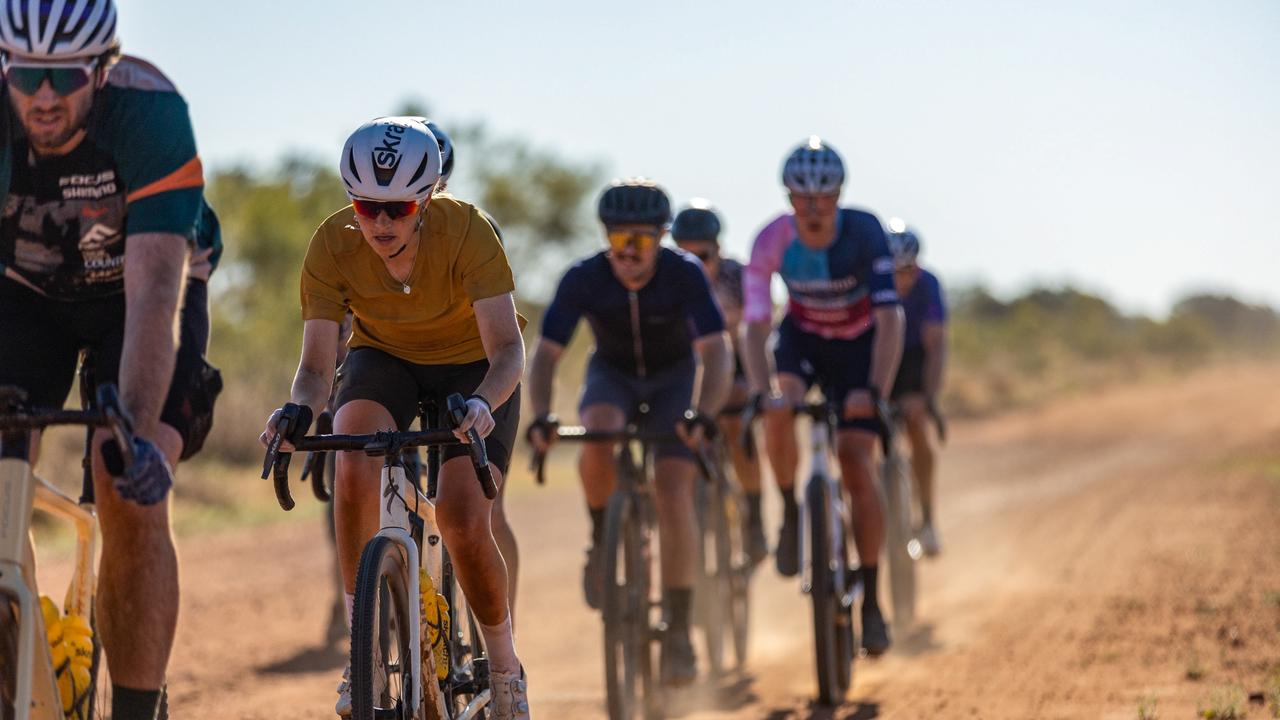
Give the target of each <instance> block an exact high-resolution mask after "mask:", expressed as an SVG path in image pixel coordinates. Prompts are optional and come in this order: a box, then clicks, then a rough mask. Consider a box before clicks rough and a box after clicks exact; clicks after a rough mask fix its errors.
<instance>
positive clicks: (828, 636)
mask: <svg viewBox="0 0 1280 720" xmlns="http://www.w3.org/2000/svg"><path fill="white" fill-rule="evenodd" d="M805 506H806V507H805V510H806V512H808V514H809V530H810V535H809V540H810V543H809V546H810V548H811V553H812V562H813V568H812V584H811V587H810V590H809V593H810V595H811V598H812V600H813V647H814V669H815V671H816V672H817V675H818V702H819V703H821V704H823V705H833V706H834V705H839V704H840V703H841V702H843V701H844V696H845V693H846V691H848V689H849V683H850V680H851V676H852V671H853V654H854V637H853V614H852V612H851V609H850V606H849V605H847V604H845V603H844V602H843V598H844V597H845V596H846V595H848V594H849V593H848V592H847V590H846V589H845V588H839V587H836V572H837V567H838V563H843V564H844V567H845V568H848V544H847V542H846V541H845V531H844V526H843V523H840V522H837V523H836V527H831V525H832V516H833V513H832V512H831V506H830V500H829V499H828V497H827V493H826V481H825V480H824V479H823V478H820V477H814V478H812V479H810V481H809V485H808V487H807V488H806V489H805ZM833 537H834V538H837V539H838V541H839V542H837V543H833V542H832V538H833ZM833 545H835V546H836V547H838V548H839V550H838V551H836V552H833ZM842 574H847V573H842Z"/></svg>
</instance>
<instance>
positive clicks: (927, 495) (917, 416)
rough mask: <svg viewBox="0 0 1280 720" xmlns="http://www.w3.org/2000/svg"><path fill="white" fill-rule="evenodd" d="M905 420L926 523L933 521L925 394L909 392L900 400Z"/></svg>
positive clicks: (931, 456)
mask: <svg viewBox="0 0 1280 720" xmlns="http://www.w3.org/2000/svg"><path fill="white" fill-rule="evenodd" d="M898 404H899V406H900V407H901V408H902V414H903V417H904V419H905V420H906V425H907V437H909V438H911V471H912V473H913V474H914V475H915V476H916V487H917V488H918V489H919V492H920V507H921V510H922V512H923V514H924V521H925V524H932V523H933V472H934V457H935V456H934V449H933V435H932V434H931V433H930V432H929V410H928V407H927V406H926V405H925V401H924V396H923V395H918V394H912V395H908V396H906V397H904V398H902V400H900V401H899V403H898Z"/></svg>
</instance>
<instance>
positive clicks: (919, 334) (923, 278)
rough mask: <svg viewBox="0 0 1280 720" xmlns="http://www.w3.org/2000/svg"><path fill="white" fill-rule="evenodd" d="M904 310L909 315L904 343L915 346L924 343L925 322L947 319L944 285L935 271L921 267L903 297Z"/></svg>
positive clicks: (937, 321) (941, 321)
mask: <svg viewBox="0 0 1280 720" xmlns="http://www.w3.org/2000/svg"><path fill="white" fill-rule="evenodd" d="M902 310H903V312H905V313H906V316H907V327H906V332H905V334H904V337H903V345H904V346H905V347H909V348H913V347H919V346H920V345H922V344H923V343H924V325H925V323H943V322H946V321H947V305H946V302H944V301H943V299H942V285H941V283H939V282H938V278H937V277H936V276H934V274H933V273H931V272H929V271H928V270H925V269H924V268H920V269H919V272H918V274H917V275H916V284H915V285H913V286H912V287H911V292H909V293H907V294H906V295H905V296H904V297H903V298H902Z"/></svg>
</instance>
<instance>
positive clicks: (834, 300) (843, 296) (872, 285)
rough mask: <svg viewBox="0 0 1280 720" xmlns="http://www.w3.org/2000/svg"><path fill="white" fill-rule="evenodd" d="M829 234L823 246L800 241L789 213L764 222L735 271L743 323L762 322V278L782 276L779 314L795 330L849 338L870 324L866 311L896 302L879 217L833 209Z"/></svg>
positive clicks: (765, 292)
mask: <svg viewBox="0 0 1280 720" xmlns="http://www.w3.org/2000/svg"><path fill="white" fill-rule="evenodd" d="M835 234H836V238H835V241H834V242H832V243H831V244H830V245H828V246H827V247H825V248H822V249H813V248H810V247H807V246H805V245H804V244H802V243H801V242H800V239H799V237H798V236H797V234H796V225H795V215H793V214H792V213H786V214H784V215H781V216H779V217H778V218H777V219H775V220H774V221H773V222H771V223H769V224H768V225H766V226H765V228H764V229H763V230H761V231H760V234H759V235H758V236H757V237H756V241H755V244H754V245H753V247H752V249H751V262H750V264H748V265H747V269H746V273H745V275H744V277H743V286H744V287H743V293H744V295H745V298H744V308H743V319H744V321H745V322H748V323H751V322H768V321H769V320H771V319H772V315H773V299H772V297H771V296H770V294H769V284H770V282H771V281H772V278H773V274H774V273H777V274H778V275H780V276H781V277H782V280H783V282H784V283H786V286H787V294H788V296H789V301H788V304H787V317H788V318H789V319H790V320H791V322H792V323H794V324H795V326H796V327H797V329H799V330H801V331H802V332H805V333H809V334H812V335H817V336H820V337H823V338H827V339H838V340H852V339H854V338H857V337H859V336H861V335H862V334H863V333H865V332H867V331H868V330H869V329H871V327H872V326H873V325H874V322H875V321H874V316H873V315H872V309H873V308H875V307H879V306H882V305H897V304H899V301H898V292H897V290H896V289H895V288H894V285H893V257H892V256H891V255H890V253H889V246H888V241H887V240H886V238H885V234H884V228H883V227H882V226H881V225H880V220H879V219H877V218H876V216H875V215H872V214H871V213H868V212H863V211H861V210H854V209H851V208H841V209H840V211H839V214H838V215H837V217H836V233H835Z"/></svg>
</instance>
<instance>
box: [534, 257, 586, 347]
mask: <svg viewBox="0 0 1280 720" xmlns="http://www.w3.org/2000/svg"><path fill="white" fill-rule="evenodd" d="M582 273H583V265H582V264H581V263H579V264H577V265H574V266H573V267H571V268H569V270H568V271H567V272H566V273H565V274H564V277H562V278H560V285H559V286H558V287H557V288H556V295H555V297H554V298H552V300H551V304H550V305H548V306H547V311H546V313H544V314H543V316H542V337H544V338H546V339H548V340H550V341H552V342H555V343H558V344H560V345H568V344H569V341H570V340H572V339H573V332H574V331H575V330H577V329H578V321H579V320H581V319H582V312H583V305H582V293H581V290H580V288H581V286H582V284H583V283H582V282H581V280H580V279H581V275H582Z"/></svg>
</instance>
